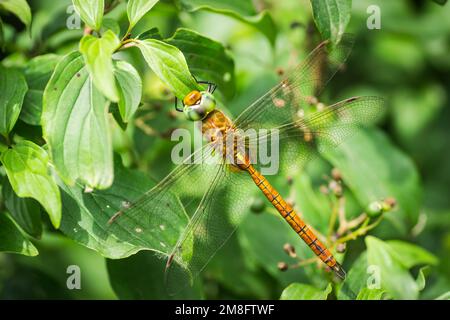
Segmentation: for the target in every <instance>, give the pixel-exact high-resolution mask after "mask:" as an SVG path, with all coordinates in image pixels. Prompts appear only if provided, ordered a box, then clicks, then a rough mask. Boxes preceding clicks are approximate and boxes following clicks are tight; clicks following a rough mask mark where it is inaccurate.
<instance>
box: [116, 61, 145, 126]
mask: <svg viewBox="0 0 450 320" xmlns="http://www.w3.org/2000/svg"><path fill="white" fill-rule="evenodd" d="M114 75H115V78H116V79H117V88H118V93H119V103H118V106H119V111H120V116H121V118H122V120H123V122H125V123H127V122H128V121H130V120H131V117H132V116H133V114H134V113H135V112H136V110H137V108H138V107H139V104H140V103H141V98H142V80H141V77H140V76H139V73H138V72H137V70H136V69H135V68H134V67H133V66H132V65H131V64H129V63H128V62H125V61H117V63H115V68H114Z"/></svg>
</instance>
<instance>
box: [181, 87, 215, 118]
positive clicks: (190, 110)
mask: <svg viewBox="0 0 450 320" xmlns="http://www.w3.org/2000/svg"><path fill="white" fill-rule="evenodd" d="M200 94H201V98H200V99H199V100H198V101H197V103H196V104H193V105H187V104H186V105H185V106H184V109H183V112H184V114H185V115H186V118H188V119H189V120H191V121H198V120H203V119H204V118H205V117H206V116H207V115H208V113H210V112H211V111H213V110H214V109H215V107H216V99H215V98H214V96H213V95H212V94H211V93H209V92H206V91H202V92H200ZM185 99H186V98H185Z"/></svg>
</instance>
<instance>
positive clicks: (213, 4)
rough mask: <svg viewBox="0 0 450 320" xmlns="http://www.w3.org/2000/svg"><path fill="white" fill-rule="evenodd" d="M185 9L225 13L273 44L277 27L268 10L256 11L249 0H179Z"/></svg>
mask: <svg viewBox="0 0 450 320" xmlns="http://www.w3.org/2000/svg"><path fill="white" fill-rule="evenodd" d="M179 2H180V3H181V6H182V7H183V9H184V10H187V11H191V12H193V11H197V10H207V11H211V12H215V13H220V14H223V15H227V16H229V17H232V18H234V19H237V20H239V21H242V22H244V23H246V24H248V25H250V26H253V27H254V28H256V29H257V30H258V31H260V32H261V33H262V34H264V35H265V36H266V37H267V39H268V40H269V42H270V43H271V45H272V46H274V45H275V40H276V36H277V27H276V25H275V22H274V21H273V19H272V17H271V15H270V14H269V12H268V11H262V12H260V13H257V12H256V10H255V8H254V6H253V3H252V1H251V0H230V1H222V0H179Z"/></svg>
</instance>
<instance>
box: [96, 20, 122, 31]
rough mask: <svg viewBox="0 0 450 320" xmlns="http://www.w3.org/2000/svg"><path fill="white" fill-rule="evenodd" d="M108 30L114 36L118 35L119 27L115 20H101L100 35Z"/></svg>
mask: <svg viewBox="0 0 450 320" xmlns="http://www.w3.org/2000/svg"><path fill="white" fill-rule="evenodd" d="M108 30H111V31H112V32H114V33H115V34H120V25H119V22H118V21H117V20H116V19H112V18H105V19H103V23H102V27H101V29H100V34H104V33H105V32H107V31H108Z"/></svg>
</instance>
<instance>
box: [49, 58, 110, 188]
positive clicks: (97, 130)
mask: <svg viewBox="0 0 450 320" xmlns="http://www.w3.org/2000/svg"><path fill="white" fill-rule="evenodd" d="M108 106H109V102H108V101H107V100H106V99H105V98H104V97H103V95H102V94H101V93H100V92H99V91H98V90H97V89H96V88H95V86H94V85H93V83H92V80H91V78H90V77H89V73H88V71H87V68H86V67H85V65H84V59H83V56H82V55H81V54H80V53H78V52H72V53H70V54H68V55H66V56H65V57H64V58H63V59H62V60H61V61H60V62H59V63H58V65H57V66H56V69H55V71H54V73H53V75H52V77H51V79H50V81H49V83H48V84H47V87H46V88H45V91H44V98H43V113H42V129H43V135H44V138H45V140H46V141H47V143H48V147H49V150H50V155H51V158H52V161H53V164H54V165H55V168H56V170H57V171H58V173H59V174H60V176H61V178H62V179H63V180H64V181H65V182H66V183H68V184H71V185H73V184H74V183H75V181H77V180H78V179H79V180H80V181H81V182H82V183H84V184H86V185H87V186H88V187H90V188H107V187H109V186H110V185H111V183H112V181H113V177H114V175H113V152H112V143H111V134H110V129H109V126H108Z"/></svg>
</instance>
